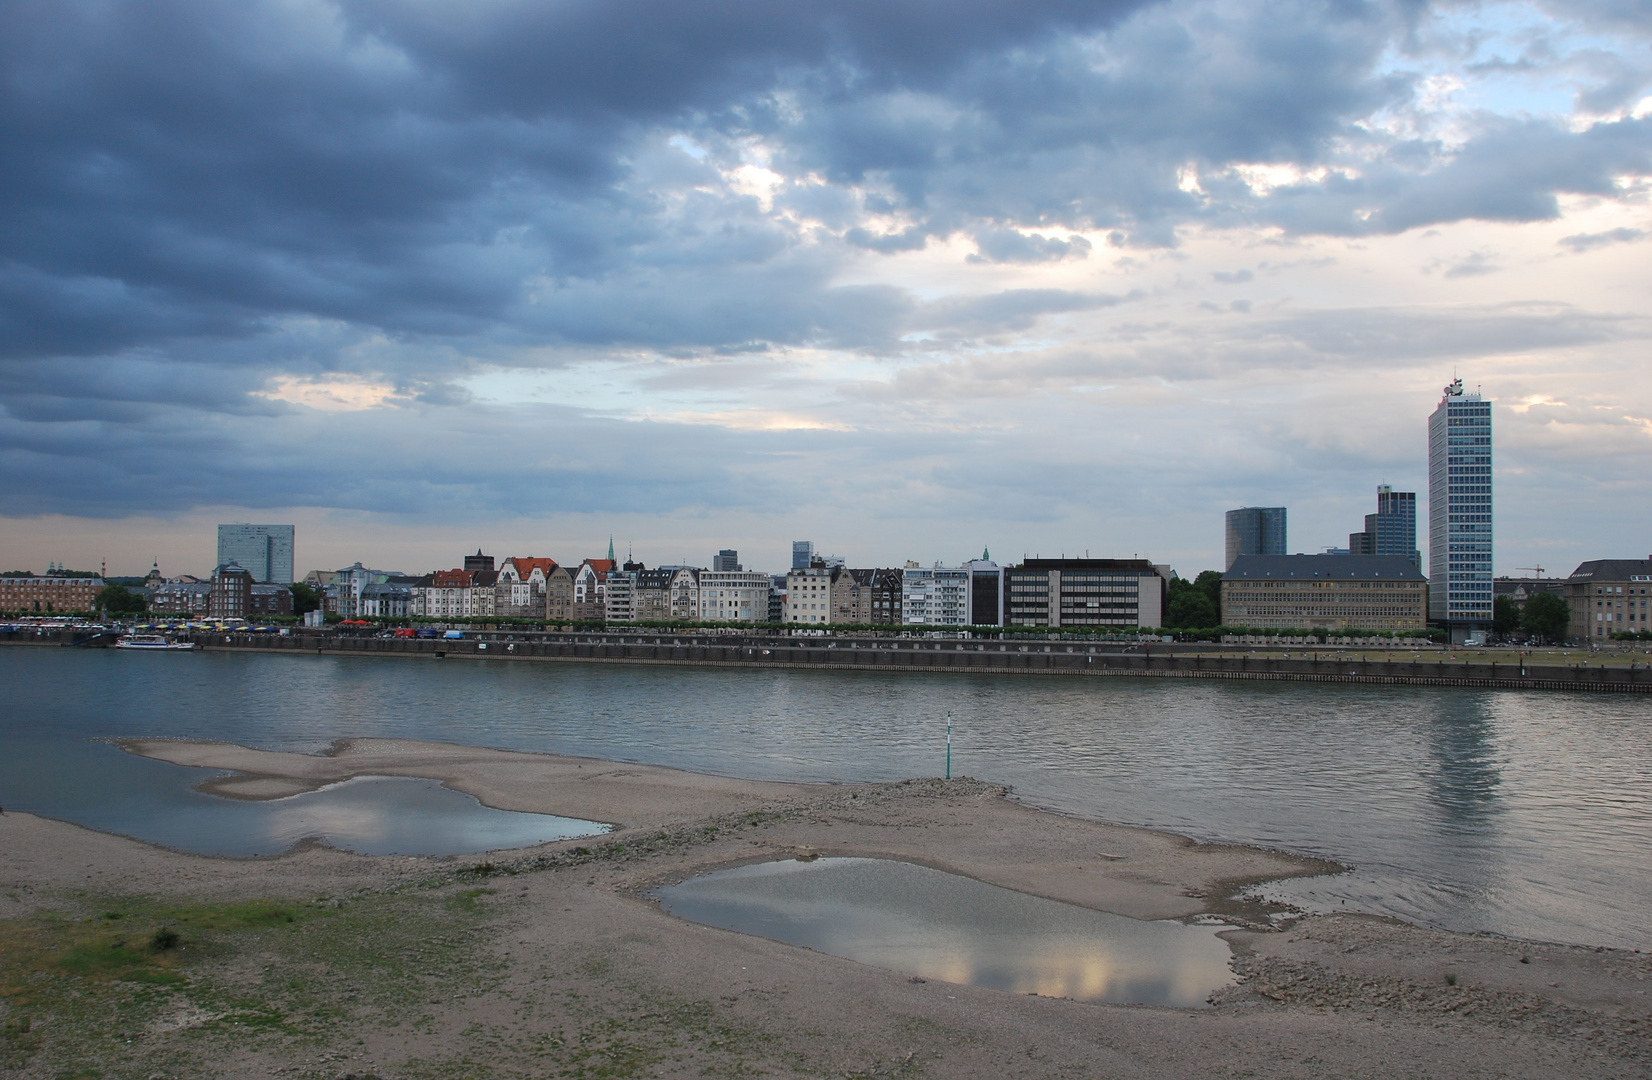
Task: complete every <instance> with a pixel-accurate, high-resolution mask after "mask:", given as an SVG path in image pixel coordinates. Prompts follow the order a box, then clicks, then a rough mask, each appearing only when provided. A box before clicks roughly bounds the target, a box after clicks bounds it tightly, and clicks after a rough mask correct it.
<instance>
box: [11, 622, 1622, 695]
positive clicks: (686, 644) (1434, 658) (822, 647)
mask: <svg viewBox="0 0 1652 1080" xmlns="http://www.w3.org/2000/svg"><path fill="white" fill-rule="evenodd" d="M182 636H183V637H184V638H186V639H188V640H192V641H193V642H194V643H195V644H197V645H198V646H200V647H201V648H202V649H206V650H216V651H230V652H257V653H272V654H278V655H283V654H284V655H289V656H294V655H311V656H313V655H332V656H376V657H385V658H402V659H421V660H502V661H508V662H552V663H555V662H561V663H599V664H601V663H607V664H654V665H674V666H681V667H708V666H710V667H742V668H770V669H781V670H821V669H830V670H842V671H895V672H899V671H925V672H959V673H974V674H999V675H1024V676H1025V675H1041V676H1070V677H1092V678H1093V677H1109V676H1129V677H1145V678H1181V679H1229V680H1242V681H1262V682H1306V683H1342V684H1365V685H1377V686H1448V687H1472V688H1483V689H1509V690H1548V691H1554V690H1564V691H1580V692H1592V693H1627V694H1652V653H1649V652H1648V651H1647V650H1646V649H1645V648H1644V647H1629V646H1623V647H1621V648H1616V649H1613V650H1610V651H1607V652H1601V653H1592V652H1589V651H1586V650H1571V651H1570V652H1569V653H1562V652H1560V651H1557V650H1539V651H1538V652H1537V653H1536V654H1526V653H1520V652H1509V651H1495V650H1494V651H1480V650H1470V649H1455V650H1444V649H1438V648H1434V649H1415V650H1413V649H1399V650H1393V651H1379V650H1376V649H1373V648H1370V647H1340V646H1338V647H1322V648H1315V647H1312V646H1302V645H1292V646H1289V647H1285V648H1278V647H1273V648H1268V647H1258V646H1251V645H1246V646H1213V645H1211V644H1209V643H1197V642H1194V643H1171V642H1159V643H1155V642H1137V643H1130V644H1107V643H1101V644H1098V643H1096V642H1094V641H1083V640H1078V641H1075V640H1065V639H1062V638H1060V637H1058V636H1052V637H1050V638H1045V639H1033V640H1011V641H998V640H989V641H980V640H969V639H954V638H938V637H933V636H929V637H901V636H898V635H890V636H886V637H854V636H844V637H826V636H814V635H788V634H749V635H748V634H734V633H725V634H695V633H668V632H659V631H649V632H636V631H608V632H601V633H598V632H585V633H553V632H535V633H526V632H521V633H519V632H506V631H502V630H501V631H486V630H483V631H466V632H465V634H464V637H462V638H458V639H441V638H422V639H421V638H395V637H380V636H377V635H373V636H360V635H356V634H348V633H337V632H328V631H305V632H302V633H292V634H270V633H262V634H260V633H222V632H217V633H214V632H205V631H196V632H192V633H191V634H187V635H182ZM113 640H114V639H113V636H112V635H89V634H85V633H82V634H79V635H78V636H76V634H75V633H74V632H72V631H26V632H24V631H18V632H10V633H4V632H0V644H13V645H36V646H39V645H78V646H80V647H93V648H102V647H106V646H107V645H108V644H109V643H110V642H112V641H113Z"/></svg>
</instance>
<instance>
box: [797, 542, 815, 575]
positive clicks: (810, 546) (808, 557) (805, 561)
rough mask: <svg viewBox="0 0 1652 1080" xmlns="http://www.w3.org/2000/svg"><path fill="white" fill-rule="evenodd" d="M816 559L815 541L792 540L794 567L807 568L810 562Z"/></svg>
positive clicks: (798, 568)
mask: <svg viewBox="0 0 1652 1080" xmlns="http://www.w3.org/2000/svg"><path fill="white" fill-rule="evenodd" d="M814 561H815V542H814V541H813V540H793V541H792V569H793V570H807V569H808V568H809V564H810V563H812V562H814Z"/></svg>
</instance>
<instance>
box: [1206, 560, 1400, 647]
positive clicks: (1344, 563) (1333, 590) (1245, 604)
mask: <svg viewBox="0 0 1652 1080" xmlns="http://www.w3.org/2000/svg"><path fill="white" fill-rule="evenodd" d="M1427 585H1428V583H1427V581H1425V580H1424V578H1423V575H1422V572H1421V571H1420V570H1418V569H1417V567H1416V564H1414V563H1413V562H1412V561H1411V560H1410V558H1408V557H1406V556H1401V555H1241V556H1239V558H1237V559H1235V560H1234V561H1233V565H1232V566H1231V567H1229V568H1228V570H1227V573H1225V574H1223V575H1222V621H1223V622H1224V623H1227V624H1228V625H1230V626H1251V627H1258V628H1263V629H1278V630H1423V629H1426V628H1427V626H1428V605H1427V599H1426V598H1427V595H1428V589H1427Z"/></svg>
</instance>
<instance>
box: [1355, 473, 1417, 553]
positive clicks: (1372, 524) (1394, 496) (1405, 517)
mask: <svg viewBox="0 0 1652 1080" xmlns="http://www.w3.org/2000/svg"><path fill="white" fill-rule="evenodd" d="M1348 553H1349V554H1350V555H1401V556H1404V557H1405V558H1408V559H1410V560H1411V561H1412V563H1413V564H1414V565H1416V566H1417V567H1418V568H1419V569H1420V568H1421V567H1422V555H1421V553H1419V552H1418V551H1417V493H1416V492H1414V491H1395V490H1394V489H1393V488H1391V487H1389V486H1388V485H1386V484H1384V485H1382V486H1381V487H1379V488H1377V512H1376V513H1374V514H1366V515H1365V528H1364V529H1363V530H1362V531H1360V532H1357V533H1349V534H1348Z"/></svg>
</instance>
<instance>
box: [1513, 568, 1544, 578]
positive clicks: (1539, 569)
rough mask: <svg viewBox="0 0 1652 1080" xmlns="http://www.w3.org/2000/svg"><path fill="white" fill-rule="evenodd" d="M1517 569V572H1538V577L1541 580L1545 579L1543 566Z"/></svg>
mask: <svg viewBox="0 0 1652 1080" xmlns="http://www.w3.org/2000/svg"><path fill="white" fill-rule="evenodd" d="M1515 569H1516V570H1533V571H1536V573H1537V576H1538V577H1539V578H1540V579H1541V578H1542V577H1543V568H1542V567H1541V566H1517V567H1515Z"/></svg>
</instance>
